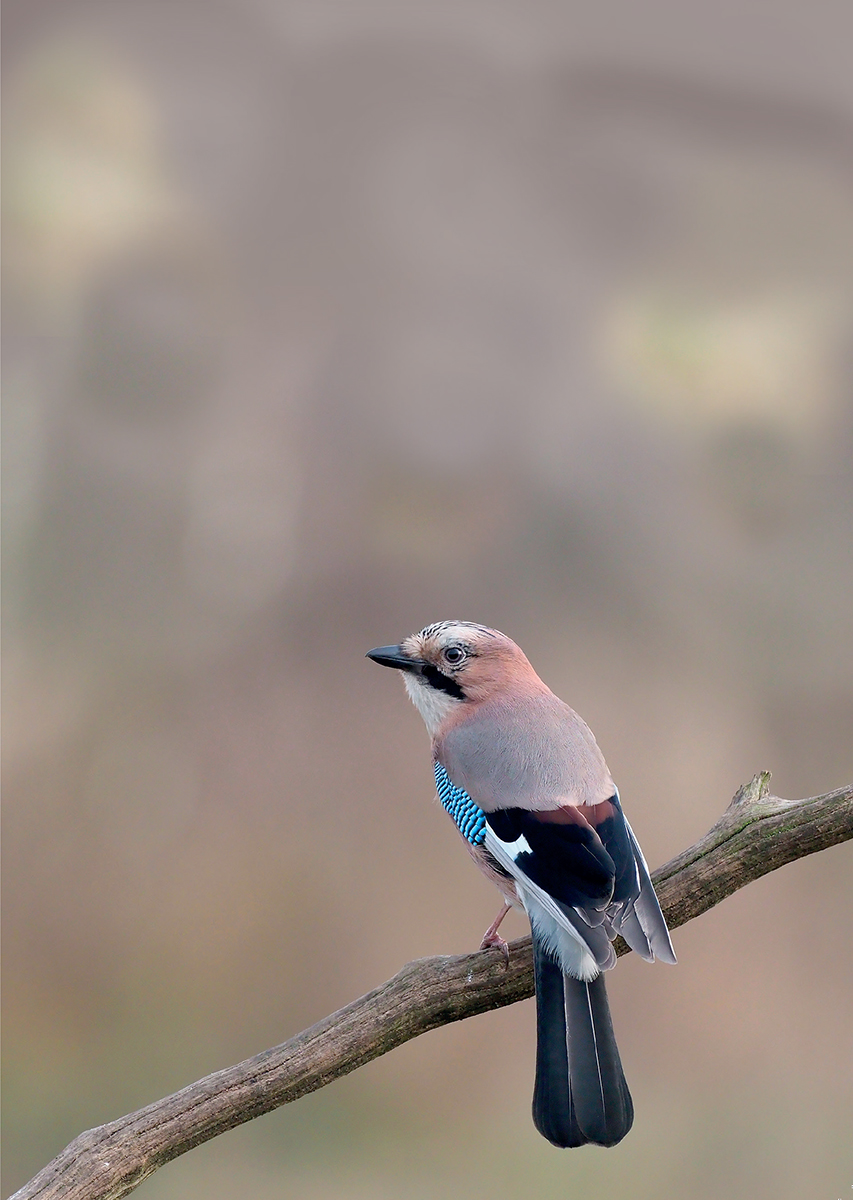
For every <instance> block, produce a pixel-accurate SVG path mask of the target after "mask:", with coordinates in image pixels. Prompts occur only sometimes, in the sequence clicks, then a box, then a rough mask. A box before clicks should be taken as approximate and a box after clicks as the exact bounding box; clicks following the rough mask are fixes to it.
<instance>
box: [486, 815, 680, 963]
mask: <svg viewBox="0 0 853 1200" xmlns="http://www.w3.org/2000/svg"><path fill="white" fill-rule="evenodd" d="M485 816H486V821H487V822H488V824H489V826H490V828H491V829H492V831H493V832H494V833H495V835H496V836H497V837H498V838H500V840H501V842H503V843H504V845H505V846H506V847H507V849H508V850H509V851H510V853H511V854H512V857H513V860H514V862H515V865H516V867H518V868H519V870H521V871H522V872H523V873H524V874H525V875H526V876H527V877H528V879H530V880H532V882H533V883H535V884H537V885H538V886H539V887H541V888H543V889H544V890H545V891H546V892H547V893H548V894H549V895H550V896H552V897H553V898H554V899H555V900H556V901H557V903H558V904H559V906H560V908H561V909H562V910H563V912H564V913H565V915H566V918H567V920H568V921H569V923H570V924H571V925H572V926H573V927H574V928H576V929H577V930H578V932H579V933H580V934H581V936H582V938H583V940H584V941H585V942H586V944H587V945H588V946H589V949H590V951H591V952H592V954H593V956H594V957H595V959H596V962H598V963H599V965H600V966H602V967H605V965H612V961H613V960H612V951H610V950H609V946H608V944H607V943H609V942H610V941H612V940H613V938H614V937H615V936H616V934H617V933H619V934H621V935H622V937H624V939H625V941H626V942H627V943H628V945H629V946H630V947H631V949H632V950H635V951H636V952H637V954H639V955H640V957H641V958H644V959H646V960H647V961H651V960H652V959H654V958H655V957H657V958H660V959H661V960H662V961H663V962H675V955H674V953H673V950H672V944H671V942H670V940H669V932H668V930H667V927H666V922H665V921H664V918H663V914H662V913H661V910H660V906H659V904H658V901H657V897H656V895H655V891H654V888H653V886H652V882H651V879H650V878H649V870H648V867H647V866H646V862H645V859H644V858H643V854H642V851H641V850H640V847H639V845H638V844H637V840H636V838H635V837H634V835H633V833H632V831H631V827H630V825H629V824H628V822H627V821H626V820H625V817H624V814H623V812H622V806H621V804H620V803H619V796H618V795H617V794H614V795H613V796H612V797H611V798H610V799H609V800H606V801H604V802H603V803H601V804H596V805H594V806H583V807H578V806H576V805H564V806H563V807H561V808H558V809H549V810H547V811H544V812H535V811H530V810H529V809H525V808H504V809H499V810H498V811H497V812H491V813H486V814H485Z"/></svg>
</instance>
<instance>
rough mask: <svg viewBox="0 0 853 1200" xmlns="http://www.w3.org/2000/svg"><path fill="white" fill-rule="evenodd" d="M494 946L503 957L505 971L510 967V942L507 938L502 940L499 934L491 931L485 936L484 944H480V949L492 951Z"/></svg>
mask: <svg viewBox="0 0 853 1200" xmlns="http://www.w3.org/2000/svg"><path fill="white" fill-rule="evenodd" d="M493 946H494V948H495V949H496V950H500V952H501V954H502V955H503V960H504V970H506V969H507V968H508V967H509V942H508V941H507V940H506V938H502V937H501V935H500V934H499V933H492V931H491V930H489V931H488V932H487V933H486V934H485V935H484V937H483V940H482V942H480V949H481V950H490V949H491V948H492V947H493Z"/></svg>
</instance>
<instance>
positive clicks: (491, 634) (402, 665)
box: [367, 621, 675, 1146]
mask: <svg viewBox="0 0 853 1200" xmlns="http://www.w3.org/2000/svg"><path fill="white" fill-rule="evenodd" d="M367 657H368V658H371V659H373V661H374V662H377V663H381V664H382V665H383V666H386V667H395V668H396V669H397V670H398V671H401V672H403V679H404V682H405V685H406V691H407V692H408V693H409V696H410V697H411V699H412V700H413V701H414V704H415V707H416V708H417V709H418V711H419V712H420V714H421V716H422V717H423V719H424V721H425V722H426V727H427V729H428V731H429V734H430V736H431V738H432V752H433V759H434V769H435V781H436V787H437V790H438V796H439V799H440V801H441V803H442V805H443V806H444V808H445V809H446V810H447V812H448V813H449V814H450V816H451V817H452V818H453V820H454V821H455V823H456V826H457V828H458V830H459V832H460V833H461V834H462V836H463V837H464V839H465V841H466V843H467V845H468V848H469V850H470V852H471V854H472V856H473V857H474V859H475V861H476V862H477V865H478V866H479V867H480V869H481V870H482V871H483V873H484V874H485V875H486V876H487V878H489V879H490V880H491V881H492V882H493V883H495V884H496V885H497V887H498V889H499V890H500V892H501V895H502V896H503V898H504V902H505V903H504V907H503V908H502V909H501V911H500V913H498V916H497V917H496V919H495V921H494V922H493V923H492V925H491V926H490V927H489V929H488V930H487V931H486V934H485V936H484V938H483V942H482V946H483V947H486V946H497V947H499V948H500V949H501V950H502V951H503V953H504V954H505V955H507V958H508V950H507V944H506V942H505V941H504V940H503V938H502V937H500V935H499V934H498V927H499V926H500V923H501V921H502V920H503V918H504V916H505V915H506V914H507V912H508V911H509V909H510V908H511V907H513V906H514V907H517V908H518V907H520V908H524V910H525V911H526V913H527V915H528V917H529V918H530V927H531V932H532V935H533V963H534V977H535V984H536V1021H537V1052H536V1082H535V1085H534V1093H533V1120H534V1122H535V1124H536V1128H537V1129H538V1130H539V1132H540V1133H541V1134H542V1135H543V1136H544V1137H546V1138H547V1139H548V1140H549V1141H550V1142H553V1143H554V1145H556V1146H583V1145H585V1144H587V1143H594V1144H595V1145H599V1146H615V1145H616V1143H617V1142H620V1141H621V1140H622V1138H623V1137H624V1136H625V1134H626V1133H627V1132H628V1130H629V1129H630V1128H631V1125H632V1123H633V1120H634V1106H633V1104H632V1102H631V1094H630V1092H629V1091H628V1085H627V1083H626V1082H625V1076H624V1074H623V1071H622V1064H621V1062H620V1060H619V1051H618V1049H617V1047H616V1039H615V1037H614V1035H613V1025H612V1023H611V1020H610V1010H609V1007H608V1004H607V993H606V991H605V988H604V976H603V975H602V972H603V971H608V970H610V968H611V967H613V966H614V965H615V963H616V955H615V953H614V950H613V945H612V942H613V939H614V938H615V936H616V934H617V933H618V934H621V935H622V937H623V938H624V939H625V941H626V942H627V943H628V945H629V946H630V947H631V949H632V950H634V951H636V953H637V954H639V955H640V956H641V958H644V959H646V961H647V962H652V961H654V959H655V957H657V958H659V959H660V960H661V961H662V962H668V963H674V962H675V954H674V952H673V949H672V943H671V942H670V939H669V931H668V930H667V927H666V922H665V921H664V918H663V914H662V913H661V910H660V905H659V904H658V900H657V897H656V895H655V892H654V888H653V887H652V882H651V879H650V878H649V869H648V867H647V866H646V861H645V859H644V858H643V853H642V851H641V850H640V847H639V845H638V843H637V839H636V838H635V837H634V834H633V833H632V832H631V827H630V825H629V824H628V822H627V821H626V820H625V817H624V816H623V813H622V806H621V804H620V802H619V793H618V791H617V790H616V786H615V784H614V783H613V780H612V779H611V777H610V772H609V771H608V769H607V765H606V763H605V761H604V757H603V755H602V753H601V751H600V750H599V748H598V745H597V744H596V741H595V738H594V737H593V735H592V732H591V731H590V729H589V727H588V726H587V725H586V724H585V723H584V721H582V720H581V718H580V717H579V716H578V714H577V713H576V712H574V711H573V710H572V709H571V708H569V706H568V705H567V704H564V703H563V701H562V700H559V699H558V698H557V697H556V696H555V695H554V693H553V692H552V691H551V690H550V688H548V687H547V686H546V685H545V684H544V683H543V682H542V680H541V679H540V678H539V676H538V675H537V674H536V672H535V671H534V670H533V667H532V666H531V665H530V663H529V662H528V660H527V658H526V657H525V655H524V654H523V653H522V651H521V650H520V649H519V647H518V646H516V644H515V642H513V641H511V640H510V639H509V638H508V637H507V636H506V635H505V634H503V633H499V632H498V631H497V630H496V629H489V628H487V627H486V626H484V625H475V624H472V623H470V622H468V621H441V622H439V623H438V624H436V625H428V626H427V627H426V628H425V629H422V630H421V632H420V633H416V634H413V635H412V636H411V637H408V638H405V639H404V641H402V642H401V643H400V645H399V646H380V647H379V648H378V649H376V650H371V651H370V652H369V654H368V656H367Z"/></svg>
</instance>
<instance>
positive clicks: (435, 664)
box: [367, 621, 536, 734]
mask: <svg viewBox="0 0 853 1200" xmlns="http://www.w3.org/2000/svg"><path fill="white" fill-rule="evenodd" d="M367 657H368V658H372V659H373V661H374V662H377V663H380V664H381V665H382V666H383V667H395V668H396V669H397V670H398V671H402V672H403V679H404V682H405V684H406V691H407V692H408V693H409V695H410V696H411V698H412V700H413V701H414V704H415V707H416V708H417V709H418V711H419V712H420V714H421V716H422V717H423V719H424V721H426V724H427V728H428V729H429V731H430V733H431V734H434V733H435V732H436V730H437V729H438V728H439V726H440V725H441V724H442V722H443V721H444V720H445V719H446V718H447V717H448V716H450V715H452V714H453V713H454V711H455V710H457V709H458V707H459V706H460V705H463V704H465V703H471V702H476V701H481V700H487V699H489V698H491V697H492V696H495V695H497V694H498V693H499V692H500V691H501V690H503V689H504V688H507V687H511V686H512V684H513V683H514V682H518V681H519V680H520V679H522V678H529V677H532V678H533V679H536V675H535V673H534V671H533V668H532V667H531V665H530V663H529V662H528V661H527V658H526V657H525V655H524V654H523V652H522V651H521V650H520V649H519V647H518V646H516V644H515V642H513V641H511V640H510V638H508V637H507V636H506V634H503V633H499V632H498V631H497V630H496V629H489V628H488V627H487V626H485V625H475V624H473V623H472V622H470V621H439V622H438V623H437V624H435V625H427V627H426V628H425V629H422V630H421V631H420V633H413V634H412V635H411V636H410V637H407V638H404V639H403V641H402V642H400V644H399V646H379V647H378V648H377V649H376V650H371V651H370V652H369V653H368V655H367Z"/></svg>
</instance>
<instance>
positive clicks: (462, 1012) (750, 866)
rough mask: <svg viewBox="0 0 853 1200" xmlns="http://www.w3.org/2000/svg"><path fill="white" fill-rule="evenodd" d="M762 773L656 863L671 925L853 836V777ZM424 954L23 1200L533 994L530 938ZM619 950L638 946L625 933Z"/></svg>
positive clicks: (111, 1170) (143, 1112) (78, 1158)
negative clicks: (799, 787)
mask: <svg viewBox="0 0 853 1200" xmlns="http://www.w3.org/2000/svg"><path fill="white" fill-rule="evenodd" d="M769 778H770V776H769V773H766V772H765V773H763V774H761V775H756V776H755V778H754V779H753V780H752V781H751V782H750V783H748V784H746V785H745V786H744V787H742V788H741V789H740V791H739V792H738V793H737V795H736V796H735V798H734V800H732V802H731V804H730V805H729V807H728V809H727V810H726V812H725V813H724V814H723V816H722V817H721V818H720V820H719V821H718V822H717V823H716V825H714V827H713V828H712V829H711V830H710V832H709V833H707V834H706V835H705V837H703V838H702V839H701V840H700V841H698V842H697V843H696V845H695V846H691V848H690V849H689V850H686V851H685V852H684V853H683V854H680V855H678V856H677V857H676V858H674V859H672V861H671V862H668V863H667V864H666V865H665V866H664V867H661V868H660V870H658V871H656V872H655V873H654V881H655V887H656V889H657V892H658V896H659V897H660V902H661V907H662V908H663V911H664V913H665V915H666V918H667V921H668V922H669V925H670V927H671V928H675V927H676V926H678V925H683V924H684V923H685V922H686V921H690V920H692V918H693V917H698V916H699V915H700V914H701V913H703V912H706V911H707V909H709V908H712V907H713V906H714V905H715V904H719V902H720V901H721V900H723V899H724V898H725V897H726V896H730V895H731V894H732V893H733V892H735V891H737V890H738V888H741V887H743V886H744V885H745V884H747V883H750V882H752V880H754V879H759V878H760V877H761V876H762V875H766V874H767V873H768V872H769V871H773V870H775V869H776V868H777V867H781V866H784V865H785V863H789V862H793V861H794V860H795V859H798V858H804V857H805V856H806V855H808V854H813V853H815V851H817V850H824V849H826V848H827V847H828V846H833V845H835V844H836V843H838V842H843V841H846V840H847V839H849V838H853V787H846V788H839V790H838V791H835V792H830V793H828V794H827V795H825V796H817V797H814V798H813V799H809V800H780V799H778V798H777V797H775V796H770V795H769V794H768V780H769ZM510 950H511V954H510V962H509V966H508V968H507V969H506V970H505V969H504V963H503V957H502V955H501V954H500V953H499V952H497V951H495V950H493V949H492V950H482V951H476V952H475V953H473V954H463V955H458V956H449V955H448V956H444V955H443V956H437V957H434V958H422V959H418V960H416V961H415V962H410V963H408V964H407V965H406V966H405V967H403V969H402V971H400V972H399V974H397V975H395V976H394V978H393V979H390V980H388V982H387V983H384V984H382V986H381V987H378V988H376V989H375V990H374V991H372V992H368V993H367V995H366V996H362V997H361V998H360V999H359V1000H354V1001H353V1002H352V1004H348V1005H347V1006H346V1007H345V1008H342V1009H340V1011H339V1012H336V1013H333V1014H332V1015H331V1016H329V1017H326V1018H325V1019H324V1020H322V1021H319V1022H318V1023H317V1024H316V1025H312V1026H311V1028H310V1029H306V1030H305V1031H304V1033H300V1034H298V1035H297V1036H296V1037H293V1038H291V1039H290V1040H289V1041H287V1042H285V1043H284V1044H283V1045H281V1046H275V1047H273V1048H272V1049H271V1050H265V1051H264V1052H263V1053H261V1054H256V1055H255V1056H254V1058H249V1059H246V1061H245V1062H241V1063H238V1064H237V1065H236V1066H233V1067H226V1068H225V1069H224V1070H222V1071H216V1072H214V1073H213V1074H212V1075H208V1076H206V1077H205V1078H204V1079H200V1080H199V1081H198V1082H197V1083H193V1084H191V1085H190V1086H189V1087H186V1088H183V1089H182V1090H181V1091H180V1092H176V1093H175V1094H174V1095H172V1096H166V1097H165V1098H164V1099H162V1100H158V1101H157V1102H156V1103H154V1104H149V1105H148V1106H147V1107H145V1108H142V1109H139V1111H138V1112H134V1113H129V1114H128V1115H127V1116H125V1117H120V1118H119V1119H118V1120H117V1121H110V1122H109V1123H108V1124H106V1125H100V1126H98V1127H97V1128H96V1129H89V1130H87V1131H86V1132H85V1133H81V1134H80V1136H79V1137H77V1138H75V1139H74V1141H73V1142H71V1143H70V1145H68V1146H67V1147H66V1148H65V1150H63V1151H62V1153H61V1154H59V1155H58V1156H57V1157H56V1158H55V1159H54V1160H53V1161H52V1162H50V1163H48V1165H47V1166H46V1167H45V1168H44V1169H43V1170H42V1171H40V1172H39V1173H38V1175H36V1176H35V1177H34V1178H33V1179H31V1180H30V1182H29V1183H27V1184H25V1185H24V1187H22V1188H21V1189H20V1191H18V1192H16V1193H15V1196H14V1197H12V1200H36V1197H38V1198H39V1200H60V1198H61V1200H72V1198H73V1200H116V1198H117V1197H119V1196H125V1195H127V1193H128V1192H130V1191H132V1190H133V1189H134V1188H135V1187H136V1186H137V1184H139V1183H141V1182H142V1180H143V1179H145V1178H147V1176H149V1175H151V1174H152V1173H153V1172H154V1171H156V1170H157V1168H158V1167H161V1166H163V1164H164V1163H167V1162H169V1160H170V1159H173V1158H177V1156H178V1155H180V1154H184V1153H186V1151H187V1150H191V1149H192V1148H193V1147H194V1146H198V1145H200V1144H201V1143H202V1142H206V1141H207V1140H208V1139H210V1138H213V1137H216V1136H217V1135H218V1134H220V1133H224V1132H225V1130H227V1129H232V1128H233V1127H234V1126H235V1125H240V1124H242V1123H243V1122H245V1121H251V1120H252V1118H253V1117H259V1116H261V1115H262V1114H263V1113H268V1112H270V1111H271V1110H272V1109H274V1108H278V1107H279V1106H280V1105H282V1104H287V1103H289V1102H290V1101H291V1100H298V1099H299V1097H300V1096H304V1095H306V1093H308V1092H313V1091H315V1090H316V1089H317V1088H321V1087H324V1086H325V1085H326V1084H327V1083H331V1081H332V1080H333V1079H337V1078H338V1077H339V1076H341V1075H346V1074H348V1073H349V1072H350V1071H354V1070H355V1069H356V1068H357V1067H360V1066H362V1065H363V1064H364V1063H366V1062H370V1061H371V1059H374V1058H378V1057H379V1056H380V1055H382V1054H386V1053H387V1052H388V1051H389V1050H393V1049H394V1048H395V1047H396V1046H400V1045H402V1043H403V1042H406V1041H408V1040H409V1039H410V1038H414V1037H417V1036H418V1035H419V1034H421V1033H426V1032H427V1030H429V1029H435V1028H436V1027H437V1026H439V1025H446V1024H449V1023H450V1022H451V1021H460V1020H462V1019H463V1018H465V1017H472V1016H475V1015H476V1014H477V1013H482V1012H486V1011H488V1010H489V1009H493V1008H501V1007H503V1006H504V1005H506V1004H514V1003H515V1002H516V1001H517V1000H524V999H526V998H527V997H528V996H531V995H532V994H533V962H532V952H531V945H530V938H529V937H527V938H521V939H520V940H519V941H516V942H513V943H512V945H511V947H510ZM617 951H618V953H619V954H625V953H627V952H628V947H627V946H625V945H624V943H621V944H619V945H617Z"/></svg>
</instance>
